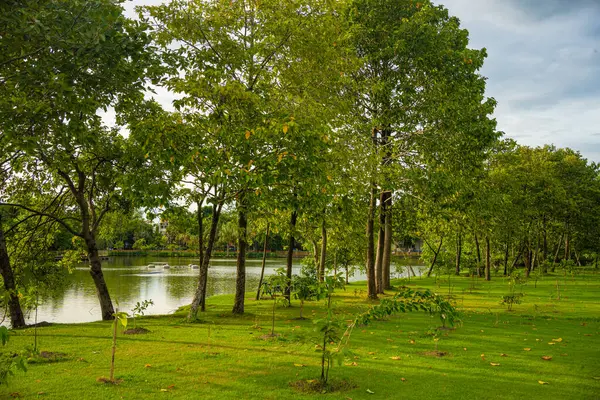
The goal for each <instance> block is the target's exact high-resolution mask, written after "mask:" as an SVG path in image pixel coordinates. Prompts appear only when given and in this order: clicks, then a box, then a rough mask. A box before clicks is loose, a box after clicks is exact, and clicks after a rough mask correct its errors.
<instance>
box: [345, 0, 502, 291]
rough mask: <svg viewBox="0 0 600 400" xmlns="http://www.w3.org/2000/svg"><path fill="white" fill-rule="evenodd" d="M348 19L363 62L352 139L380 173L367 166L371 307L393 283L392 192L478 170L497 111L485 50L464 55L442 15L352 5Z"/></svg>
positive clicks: (458, 34)
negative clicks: (487, 94) (488, 88)
mask: <svg viewBox="0 0 600 400" xmlns="http://www.w3.org/2000/svg"><path fill="white" fill-rule="evenodd" d="M347 16H348V19H349V21H350V23H351V27H352V28H351V29H352V31H351V32H352V35H353V36H352V37H353V44H354V48H355V52H356V54H357V56H358V57H359V59H360V60H361V61H362V63H361V65H360V68H359V71H358V73H356V74H355V77H356V79H355V89H354V96H355V100H356V107H357V108H358V110H359V115H361V116H363V121H362V122H361V123H360V124H357V125H356V128H355V129H356V131H357V133H358V134H359V135H361V137H362V138H363V140H364V142H365V143H366V144H367V143H368V147H367V148H368V154H371V155H372V158H373V159H379V164H380V165H379V166H376V164H375V163H365V166H366V167H368V168H369V169H368V171H369V172H368V173H369V174H370V178H369V181H370V182H371V188H370V198H371V200H370V206H369V213H368V215H369V218H368V224H367V237H368V240H369V244H368V251H367V254H368V257H367V260H368V271H371V270H373V272H371V273H369V274H368V275H369V297H371V298H374V297H376V295H377V293H376V292H379V293H381V292H382V291H383V289H384V286H386V284H387V282H388V275H389V272H387V271H386V273H385V274H384V269H386V268H387V266H386V268H384V262H383V261H384V259H386V263H385V264H387V263H388V262H389V261H388V260H389V253H390V252H391V243H390V241H391V240H392V235H391V232H388V233H386V230H387V231H389V230H391V227H392V224H391V222H389V221H388V218H391V214H390V208H391V197H392V196H391V194H390V192H393V191H394V190H401V191H402V192H405V193H411V191H412V190H413V184H414V182H415V180H416V179H417V178H418V177H419V175H421V174H424V173H427V172H432V171H435V169H436V168H437V167H440V166H442V165H449V164H452V165H453V167H452V169H453V170H459V169H460V168H465V167H467V168H470V166H471V165H472V164H477V162H480V160H481V155H482V154H484V153H483V151H482V150H483V149H485V148H486V147H487V146H489V145H490V144H491V143H493V141H494V140H495V139H496V137H497V133H496V132H495V130H494V127H495V123H494V121H493V120H490V119H489V117H488V116H489V115H490V114H491V113H492V111H493V108H494V104H495V102H494V101H493V99H485V98H484V89H485V80H484V78H483V77H481V76H480V75H479V74H478V73H477V71H478V69H479V68H481V66H482V65H483V59H484V58H485V50H471V49H468V48H467V44H468V33H467V31H466V30H462V29H460V27H459V21H458V19H456V18H454V17H450V16H449V14H448V11H447V10H446V9H445V8H444V7H442V6H433V5H432V4H431V2H429V1H423V2H413V1H408V0H405V1H401V2H398V1H389V2H388V1H383V2H373V1H369V0H355V1H353V2H352V3H351V4H350V7H349V9H348V11H347ZM365 128H367V129H365ZM466 154H468V155H469V157H464V156H465V155H466ZM377 198H379V207H380V229H379V237H380V240H379V241H378V249H377V252H375V250H374V248H373V246H374V235H375V229H376V224H375V217H376V215H375V207H376V205H377ZM386 238H388V243H386ZM375 254H377V255H378V256H379V257H378V258H377V256H376V255H375ZM384 275H385V279H384ZM376 277H377V279H375V278H376ZM384 282H385V283H384Z"/></svg>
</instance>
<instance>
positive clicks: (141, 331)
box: [123, 328, 150, 335]
mask: <svg viewBox="0 0 600 400" xmlns="http://www.w3.org/2000/svg"><path fill="white" fill-rule="evenodd" d="M149 332H150V331H149V330H148V329H146V328H132V329H127V330H125V331H123V334H124V335H141V334H145V333H149Z"/></svg>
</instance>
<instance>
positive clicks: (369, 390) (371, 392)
mask: <svg viewBox="0 0 600 400" xmlns="http://www.w3.org/2000/svg"><path fill="white" fill-rule="evenodd" d="M367 393H369V394H375V392H374V391H372V390H371V389H367Z"/></svg>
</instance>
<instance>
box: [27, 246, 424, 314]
mask: <svg viewBox="0 0 600 400" xmlns="http://www.w3.org/2000/svg"><path fill="white" fill-rule="evenodd" d="M194 261H195V260H194V259H191V258H157V257H111V258H110V259H109V260H108V261H103V262H102V269H103V271H104V277H105V279H106V283H107V285H108V288H109V291H110V295H111V297H112V300H113V302H114V303H115V304H116V302H117V301H118V303H119V309H120V310H122V311H130V310H131V308H132V307H133V306H134V305H135V303H136V302H138V301H140V302H141V301H142V300H152V301H153V302H154V305H153V306H150V307H149V308H148V310H147V312H146V315H151V314H169V313H172V312H174V311H175V310H177V309H178V308H179V307H181V306H183V305H186V304H189V303H190V302H191V301H192V297H193V296H194V292H195V290H196V286H197V283H198V273H199V270H197V269H191V268H189V267H188V264H190V263H192V262H194ZM407 261H410V264H411V265H416V260H407ZM151 262H166V263H168V264H169V265H170V266H171V268H170V269H163V268H161V267H158V268H155V269H150V268H148V267H147V266H148V264H149V263H151ZM195 262H196V263H197V261H195ZM284 266H285V259H275V260H267V263H266V267H265V276H268V275H272V274H274V273H275V270H276V269H277V268H281V267H284ZM246 267H247V268H246V291H255V290H256V288H257V285H258V280H259V278H260V267H261V261H260V260H246ZM300 268H301V264H300V260H294V264H293V272H294V273H299V272H300ZM392 270H393V267H392ZM415 272H417V273H418V271H417V270H415ZM350 280H351V281H357V280H366V276H365V275H363V274H360V273H357V274H356V275H355V276H354V277H352V278H351V279H350ZM207 293H208V296H209V297H210V296H214V295H219V294H230V293H235V259H215V260H211V266H210V269H209V272H208V284H207ZM41 300H42V301H41V305H40V306H39V308H38V317H37V320H38V321H48V322H59V323H73V322H91V321H97V320H99V319H101V313H100V306H99V304H98V299H97V297H96V289H95V286H94V284H93V282H92V278H91V277H90V274H89V271H88V268H87V267H84V266H82V267H81V268H76V269H75V270H74V271H73V273H72V274H69V275H68V277H67V282H65V285H64V288H63V289H62V290H60V291H59V292H58V293H56V294H53V295H52V296H48V297H46V298H44V299H41ZM209 302H210V300H209ZM33 320H34V315H33V314H31V315H28V319H27V322H28V323H33Z"/></svg>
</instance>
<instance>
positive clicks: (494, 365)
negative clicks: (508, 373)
mask: <svg viewBox="0 0 600 400" xmlns="http://www.w3.org/2000/svg"><path fill="white" fill-rule="evenodd" d="M490 365H491V366H492V367H497V366H498V365H500V363H493V362H491V363H490Z"/></svg>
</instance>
